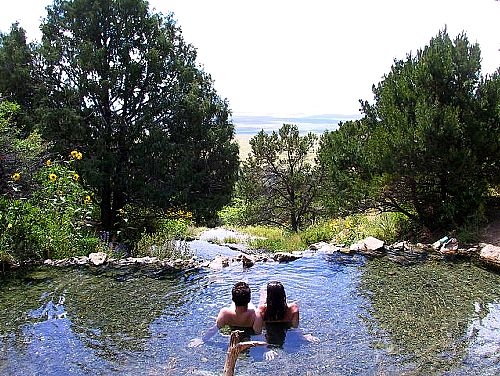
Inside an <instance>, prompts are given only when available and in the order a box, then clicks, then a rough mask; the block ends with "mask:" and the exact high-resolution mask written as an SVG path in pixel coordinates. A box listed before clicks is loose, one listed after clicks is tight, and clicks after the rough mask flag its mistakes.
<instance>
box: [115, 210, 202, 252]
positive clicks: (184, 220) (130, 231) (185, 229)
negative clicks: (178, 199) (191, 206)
mask: <svg viewBox="0 0 500 376" xmlns="http://www.w3.org/2000/svg"><path fill="white" fill-rule="evenodd" d="M118 220H119V224H118V226H117V227H118V228H120V229H121V230H120V231H119V232H118V233H117V240H118V241H120V242H123V243H125V244H126V245H127V246H128V247H129V248H130V249H133V248H135V247H136V246H137V243H138V242H140V241H141V240H142V239H143V238H144V236H145V234H146V235H151V234H157V233H158V234H162V236H166V237H168V238H169V239H186V238H190V237H192V235H193V234H192V231H193V228H192V226H193V214H192V213H191V212H189V211H185V210H182V209H178V210H167V211H163V210H159V209H156V210H152V209H150V208H147V207H146V208H145V207H137V206H132V205H126V206H125V207H124V208H123V209H120V210H119V211H118Z"/></svg>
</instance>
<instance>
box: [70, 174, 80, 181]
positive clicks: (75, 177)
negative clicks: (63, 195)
mask: <svg viewBox="0 0 500 376" xmlns="http://www.w3.org/2000/svg"><path fill="white" fill-rule="evenodd" d="M72 178H73V180H74V181H78V179H80V175H78V174H77V173H74V174H73V176H72Z"/></svg>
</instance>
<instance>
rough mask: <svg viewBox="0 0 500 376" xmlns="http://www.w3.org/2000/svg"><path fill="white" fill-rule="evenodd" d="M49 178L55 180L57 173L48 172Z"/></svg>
mask: <svg viewBox="0 0 500 376" xmlns="http://www.w3.org/2000/svg"><path fill="white" fill-rule="evenodd" d="M49 180H50V181H56V180H57V175H56V174H49Z"/></svg>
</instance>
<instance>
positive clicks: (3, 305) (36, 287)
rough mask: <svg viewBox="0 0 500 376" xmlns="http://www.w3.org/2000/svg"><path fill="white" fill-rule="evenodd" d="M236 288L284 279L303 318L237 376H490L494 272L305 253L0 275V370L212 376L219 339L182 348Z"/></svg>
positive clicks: (496, 303) (497, 310)
mask: <svg viewBox="0 0 500 376" xmlns="http://www.w3.org/2000/svg"><path fill="white" fill-rule="evenodd" d="M197 247H198V248H200V247H201V248H203V243H198V244H197ZM226 251H227V250H226ZM204 252H208V253H210V252H217V249H215V248H211V247H208V246H207V249H206V250H205V251H204ZM227 252H229V251H227ZM239 280H244V281H247V282H248V283H249V284H250V286H251V288H252V301H253V302H254V303H257V302H258V297H259V291H260V289H261V287H262V286H264V285H265V284H266V283H267V282H268V281H270V280H280V281H282V282H283V284H284V285H285V288H286V292H287V296H288V300H289V301H298V303H299V305H300V315H301V323H300V328H298V329H286V328H273V329H276V330H270V331H269V332H267V333H266V332H265V333H263V334H262V335H259V336H254V338H253V339H256V340H265V338H266V336H267V339H268V340H269V341H270V342H273V343H274V344H275V345H276V346H275V348H276V351H277V355H276V357H275V358H274V359H272V360H265V358H264V353H265V351H266V348H264V347H256V348H252V349H250V351H248V352H247V353H246V354H244V355H242V356H241V358H240V359H239V360H238V362H237V365H236V374H237V375H254V374H274V375H306V374H307V375H401V374H405V375H432V374H435V375H467V374H471V371H475V372H473V374H480V375H494V374H498V373H499V372H500V365H499V361H500V360H499V356H498V354H499V352H500V351H499V350H500V333H499V330H498V329H500V324H499V322H500V291H499V289H498V286H499V282H500V276H499V275H497V274H493V273H490V272H487V271H485V270H483V269H480V268H478V267H476V266H474V265H471V264H465V263H456V264H455V263H427V264H422V265H414V266H411V267H401V266H398V265H396V264H394V263H391V262H388V261H384V260H365V259H364V258H363V257H361V256H350V255H344V254H341V253H335V254H331V255H327V254H320V253H311V254H307V255H305V256H304V257H303V258H301V259H299V260H296V261H294V262H290V263H275V262H267V263H257V264H256V265H254V266H253V267H252V268H249V269H244V268H242V265H241V263H233V264H231V265H230V266H229V267H227V268H223V269H221V270H199V271H196V272H195V271H190V272H182V273H176V274H172V275H163V276H161V277H160V276H158V275H154V274H151V273H149V274H148V273H144V272H142V271H141V270H140V269H137V268H135V269H127V270H119V269H106V268H104V269H102V268H82V269H78V268H74V269H71V268H67V269H55V268H53V269H48V268H43V267H40V268H33V269H31V270H26V271H23V272H18V273H16V274H13V275H11V276H10V277H8V278H5V279H3V280H1V281H0V322H1V323H2V325H0V374H6V375H7V374H8V375H14V376H15V375H23V376H24V375H137V374H144V375H160V374H161V375H186V374H195V375H220V374H221V372H222V368H223V364H224V359H225V354H226V350H227V345H228V338H227V336H224V335H223V334H217V335H216V336H214V337H213V338H212V339H211V340H209V341H207V342H206V343H205V344H204V345H203V346H201V347H199V348H195V349H193V348H189V347H188V346H187V344H188V342H189V341H190V340H191V339H192V338H195V337H199V336H200V334H201V332H202V331H203V330H205V329H206V328H208V327H209V326H211V325H212V324H213V322H214V320H215V316H216V315H217V313H218V310H219V308H220V307H222V306H224V305H227V304H229V303H230V300H231V296H230V290H231V287H232V285H233V283H235V282H236V281H239ZM278 329H280V330H278ZM281 329H282V330H281ZM305 334H312V335H314V336H315V337H318V338H319V339H320V341H321V342H320V343H310V342H307V341H306V340H305V339H304V335H305ZM477 370H480V373H478V372H477Z"/></svg>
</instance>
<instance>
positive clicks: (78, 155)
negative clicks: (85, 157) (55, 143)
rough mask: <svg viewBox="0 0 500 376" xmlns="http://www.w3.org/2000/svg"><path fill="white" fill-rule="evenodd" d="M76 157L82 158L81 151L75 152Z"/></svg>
mask: <svg viewBox="0 0 500 376" xmlns="http://www.w3.org/2000/svg"><path fill="white" fill-rule="evenodd" d="M76 159H78V160H80V159H82V153H80V152H78V153H77V154H76Z"/></svg>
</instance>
